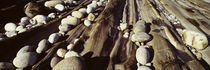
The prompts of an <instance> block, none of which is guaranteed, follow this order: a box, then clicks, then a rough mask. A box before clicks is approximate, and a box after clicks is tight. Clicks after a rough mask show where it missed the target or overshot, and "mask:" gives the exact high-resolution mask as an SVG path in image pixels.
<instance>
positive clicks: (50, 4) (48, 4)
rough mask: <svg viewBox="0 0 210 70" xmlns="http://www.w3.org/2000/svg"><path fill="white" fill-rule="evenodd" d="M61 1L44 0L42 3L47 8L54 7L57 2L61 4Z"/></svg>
mask: <svg viewBox="0 0 210 70" xmlns="http://www.w3.org/2000/svg"><path fill="white" fill-rule="evenodd" d="M61 3H62V1H59V0H51V1H46V2H45V3H44V6H45V7H48V8H54V7H55V6H56V5H57V4H61Z"/></svg>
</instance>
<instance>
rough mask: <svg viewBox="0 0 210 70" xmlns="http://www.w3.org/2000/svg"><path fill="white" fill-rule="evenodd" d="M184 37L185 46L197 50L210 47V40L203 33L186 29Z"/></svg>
mask: <svg viewBox="0 0 210 70" xmlns="http://www.w3.org/2000/svg"><path fill="white" fill-rule="evenodd" d="M182 36H183V40H184V42H185V44H187V45H189V46H192V47H193V48H195V49H197V50H203V49H204V48H206V47H207V46H208V39H207V37H206V36H205V35H204V34H202V33H199V32H196V31H192V30H186V29H185V30H184V31H183V35H182Z"/></svg>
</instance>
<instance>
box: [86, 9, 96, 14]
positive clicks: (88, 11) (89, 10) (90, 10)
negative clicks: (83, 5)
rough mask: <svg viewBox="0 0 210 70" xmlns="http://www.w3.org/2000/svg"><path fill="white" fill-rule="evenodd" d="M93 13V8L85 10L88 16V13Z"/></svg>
mask: <svg viewBox="0 0 210 70" xmlns="http://www.w3.org/2000/svg"><path fill="white" fill-rule="evenodd" d="M93 11H94V8H93V7H87V10H86V12H87V13H88V14H89V13H92V12H93Z"/></svg>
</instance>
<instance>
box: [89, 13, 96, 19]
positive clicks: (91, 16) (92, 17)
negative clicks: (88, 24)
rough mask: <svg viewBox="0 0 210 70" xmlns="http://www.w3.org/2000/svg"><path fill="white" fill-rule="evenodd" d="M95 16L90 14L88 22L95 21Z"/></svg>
mask: <svg viewBox="0 0 210 70" xmlns="http://www.w3.org/2000/svg"><path fill="white" fill-rule="evenodd" d="M95 18H96V17H95V15H94V14H93V13H89V14H88V20H90V21H94V20H95Z"/></svg>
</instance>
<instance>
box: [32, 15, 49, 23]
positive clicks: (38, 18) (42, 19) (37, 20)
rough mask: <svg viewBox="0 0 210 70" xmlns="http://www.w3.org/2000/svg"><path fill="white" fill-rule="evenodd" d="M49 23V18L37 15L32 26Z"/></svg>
mask: <svg viewBox="0 0 210 70" xmlns="http://www.w3.org/2000/svg"><path fill="white" fill-rule="evenodd" d="M46 22H47V17H46V16H44V15H36V16H35V17H33V18H32V24H37V23H44V24H45V23H46Z"/></svg>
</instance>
